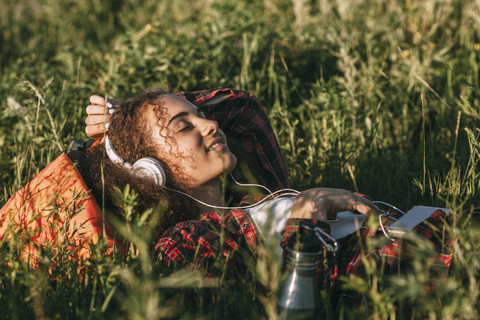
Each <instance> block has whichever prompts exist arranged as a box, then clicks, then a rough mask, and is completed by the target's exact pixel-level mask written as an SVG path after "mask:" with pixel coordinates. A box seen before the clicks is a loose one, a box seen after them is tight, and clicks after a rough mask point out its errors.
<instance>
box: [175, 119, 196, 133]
mask: <svg viewBox="0 0 480 320" xmlns="http://www.w3.org/2000/svg"><path fill="white" fill-rule="evenodd" d="M191 129H193V124H192V123H191V122H189V121H182V124H181V127H180V130H178V132H185V131H188V130H191Z"/></svg>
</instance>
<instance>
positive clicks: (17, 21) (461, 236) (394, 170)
mask: <svg viewBox="0 0 480 320" xmlns="http://www.w3.org/2000/svg"><path fill="white" fill-rule="evenodd" d="M479 66H480V2H479V1H478V0H399V1H387V0H371V1H366V0H262V1H252V0H236V1H225V0H176V1H166V0H157V1H153V0H145V1H133V0H116V1H115V0H104V1H99V0H84V1H73V0H63V1H58V0H19V1H8V0H0V206H2V205H3V204H4V203H5V202H6V201H7V200H8V198H9V197H10V196H11V195H12V194H13V193H14V192H15V191H16V190H18V189H19V188H21V187H22V186H23V185H24V184H25V183H26V182H28V181H29V180H30V179H31V178H33V177H34V176H35V175H36V174H37V173H38V172H39V171H40V170H41V169H43V168H44V167H45V166H46V165H47V164H48V163H49V162H51V161H52V160H53V159H54V158H55V157H56V156H57V155H58V154H59V153H60V152H61V151H62V150H64V149H66V148H67V147H68V145H69V143H70V140H71V139H73V138H76V139H82V140H86V139H87V137H86V135H85V133H84V119H85V117H86V112H85V107H86V106H87V105H88V97H89V96H90V95H91V94H100V95H106V96H108V97H114V98H117V99H122V98H125V97H128V96H130V95H132V94H134V93H136V92H138V91H141V90H143V89H147V88H166V89H168V90H171V91H175V92H176V91H193V90H200V89H207V88H216V87H230V88H235V89H241V90H247V91H250V92H252V93H254V94H255V95H256V96H258V97H259V99H260V101H261V102H262V103H263V105H264V107H265V109H266V111H267V113H268V114H269V116H270V118H271V121H272V125H273V127H274V129H275V131H276V133H277V136H278V139H279V142H280V146H281V148H282V152H283V155H284V158H285V161H286V164H287V167H288V168H289V174H290V178H291V181H292V184H293V186H294V187H295V188H297V189H305V188H309V187H314V186H325V187H338V188H345V189H349V190H353V191H358V192H362V193H365V194H368V195H369V196H371V197H372V198H374V199H377V200H382V201H386V202H389V203H392V204H394V205H396V206H397V207H399V208H402V209H404V210H408V209H409V208H411V207H412V206H413V205H417V204H423V205H431V206H439V207H445V208H450V209H452V210H453V212H454V215H455V217H457V216H458V214H459V213H460V212H462V210H466V209H469V208H472V207H473V206H480V194H479V192H480V167H479V158H480V129H479V128H480V90H479ZM127 198H128V197H127ZM127 200H128V199H126V200H125V206H127V207H128V206H131V205H132V202H129V201H127ZM477 227H478V226H477ZM146 229H148V226H143V225H140V223H138V224H137V225H135V228H134V231H133V232H134V233H137V234H139V235H140V234H146V233H148V232H146V231H148V230H146ZM475 229H476V228H475V225H474V224H473V223H471V222H469V221H467V223H464V224H461V225H456V226H454V227H452V228H450V229H448V230H447V232H448V233H449V234H451V235H454V236H455V237H456V238H457V239H458V240H457V242H456V243H455V245H454V247H453V249H452V250H453V253H454V262H453V265H452V267H451V269H450V272H449V275H448V278H447V279H446V280H445V281H444V282H442V283H441V284H439V286H438V288H437V289H436V290H434V291H428V290H426V289H425V288H424V286H423V285H422V284H425V283H426V281H427V279H426V274H427V273H428V270H427V268H426V267H425V261H424V260H425V256H428V253H429V252H431V250H432V248H431V246H429V244H428V243H422V241H421V240H418V242H419V245H418V248H417V249H416V250H413V249H412V250H413V253H412V255H413V256H414V263H412V268H413V270H414V271H413V272H412V273H411V274H409V275H408V276H400V275H398V276H397V277H388V278H387V277H384V276H383V275H382V273H381V268H380V267H378V266H377V267H376V266H372V268H371V269H370V270H369V274H370V277H369V279H354V278H351V279H343V281H344V285H345V286H346V287H349V288H352V289H353V290H356V291H358V292H362V293H365V294H366V295H367V297H368V298H369V301H370V310H369V317H370V318H372V319H397V318H398V319H404V318H428V319H453V318H455V319H475V318H478V317H480V303H479V298H480V286H479V283H478V281H479V280H480V277H479V272H480V254H479V252H480V232H477V231H476V230H475ZM152 245H153V241H152V240H151V239H148V237H146V238H145V237H144V238H143V239H142V240H141V241H140V240H138V239H137V242H136V246H137V249H136V250H135V251H132V252H131V253H130V254H129V255H128V256H127V257H120V256H118V255H113V256H110V257H105V256H103V255H102V250H103V248H102V245H101V244H100V245H98V246H97V247H96V248H95V250H94V251H95V252H96V254H95V255H94V257H93V258H92V260H91V261H89V262H87V263H85V265H84V266H83V268H82V269H79V268H78V266H76V265H75V264H73V263H67V264H65V265H64V266H62V267H61V268H59V269H58V270H56V271H54V272H53V274H49V273H48V271H47V269H46V268H39V269H38V270H35V271H33V270H31V268H30V267H29V266H28V264H26V263H23V262H21V261H18V260H17V259H15V244H12V243H11V242H7V241H2V242H0V247H1V250H0V310H1V312H0V318H5V319H28V318H38V319H67V318H80V319H84V318H85V319H113V318H115V319H123V318H125V319H160V318H184V319H190V318H206V319H210V318H214V319H218V318H220V319H221V318H227V317H228V318H231V319H237V318H238V319H244V318H252V319H257V318H258V319H263V318H270V319H275V318H276V308H275V306H276V299H277V296H276V292H277V290H278V286H279V283H280V282H281V279H282V278H281V273H280V267H279V266H278V264H277V263H275V262H274V261H273V258H272V256H271V255H269V254H268V252H269V250H270V248H269V246H268V244H266V245H265V248H264V249H265V251H266V254H265V255H264V256H265V257H264V258H262V259H260V260H259V261H258V265H257V266H254V267H255V272H254V273H255V276H256V278H257V280H259V281H260V282H262V283H263V285H264V286H265V287H266V288H268V289H269V290H267V291H266V292H257V291H256V290H255V289H254V288H251V287H250V286H249V285H248V284H244V285H239V284H238V283H231V282H229V281H226V280H225V281H224V280H222V279H212V281H205V280H203V279H202V278H199V277H195V276H194V275H192V274H188V273H185V274H179V275H177V276H175V277H170V276H169V275H168V274H165V272H164V271H163V270H161V268H160V269H158V267H156V266H155V264H154V263H153V260H154V258H153V257H151V255H150V249H151V246H152ZM372 245H374V244H372ZM45 255H46V257H47V260H48V252H46V253H45ZM80 270H81V271H80ZM324 300H325V303H324V304H325V305H324V310H325V314H324V315H323V316H324V317H325V318H326V319H342V318H343V319H349V318H352V317H353V316H360V317H363V316H364V315H365V313H364V311H365V310H362V309H361V308H360V309H358V308H353V307H352V306H349V305H344V304H341V303H340V304H338V305H335V308H333V303H332V302H331V301H329V300H328V299H327V298H325V299H324Z"/></svg>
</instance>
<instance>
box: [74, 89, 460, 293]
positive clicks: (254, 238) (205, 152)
mask: <svg viewBox="0 0 480 320" xmlns="http://www.w3.org/2000/svg"><path fill="white" fill-rule="evenodd" d="M90 101H91V105H90V106H88V107H87V113H88V117H87V119H86V123H87V125H88V126H87V129H86V132H87V134H88V135H89V136H90V137H94V138H102V136H103V133H104V126H105V119H106V118H105V114H109V115H108V117H107V121H109V122H110V121H111V123H110V125H109V126H108V130H107V133H108V139H107V140H105V141H104V143H103V144H99V145H98V146H96V147H94V148H92V151H91V152H90V153H88V155H87V157H88V161H87V166H83V168H81V169H82V171H83V172H82V173H83V176H84V177H85V178H86V180H87V181H86V182H87V184H88V185H89V186H90V187H91V188H92V190H93V192H94V194H95V196H96V197H97V199H99V200H100V199H101V195H102V192H103V190H102V186H103V185H104V186H105V198H106V205H107V207H109V208H110V209H111V210H112V211H115V210H120V209H119V208H116V205H115V202H114V201H113V197H112V195H113V193H114V192H113V188H114V187H118V188H120V189H123V187H124V186H125V185H126V184H130V185H131V186H132V187H133V188H134V189H135V190H136V191H137V192H138V193H139V194H140V197H139V199H140V200H141V203H140V205H139V208H138V209H139V211H140V212H141V211H142V210H145V209H147V208H151V207H156V206H158V204H159V203H160V202H162V201H163V200H165V199H168V208H167V210H166V211H165V213H164V214H163V215H162V216H161V219H160V221H159V223H158V227H157V228H156V230H157V235H156V246H155V249H156V253H157V254H158V257H159V260H160V262H161V263H163V264H164V265H166V266H168V267H171V268H172V269H179V268H184V267H190V268H193V269H196V270H201V271H202V272H204V273H205V274H206V275H207V276H222V275H225V274H226V275H227V276H231V277H242V275H244V274H245V272H246V271H247V270H248V269H249V268H251V267H252V266H253V265H254V263H255V261H256V258H257V254H258V248H259V245H260V243H261V242H262V236H263V237H267V236H271V233H269V232H268V231H267V232H265V229H263V230H260V229H261V228H260V227H259V225H263V228H264V227H265V222H262V221H258V220H256V218H255V215H256V214H257V213H255V210H256V207H255V206H254V207H252V208H248V210H245V209H244V208H232V207H228V206H227V204H228V203H227V201H226V200H228V199H227V198H225V192H224V188H223V185H224V184H223V182H224V180H227V184H230V183H231V182H230V180H231V179H230V178H228V177H227V178H226V175H227V174H229V173H231V172H233V176H237V173H238V175H240V173H242V170H247V169H243V168H241V169H242V170H240V171H238V169H237V170H234V169H235V167H236V165H237V156H239V158H240V160H242V161H248V162H249V164H250V168H251V169H252V171H254V174H255V177H256V178H257V181H258V182H259V183H260V184H263V185H264V186H268V187H270V188H275V189H281V188H287V187H289V186H290V184H289V181H288V177H287V173H286V169H285V165H284V163H283V159H282V157H281V154H280V150H279V148H278V144H277V141H276V138H275V134H274V133H273V130H272V128H271V126H270V124H269V122H268V117H267V116H266V114H265V112H264V110H263V107H262V106H261V104H260V103H259V102H258V100H257V99H256V98H255V97H254V96H252V95H251V94H249V93H246V92H241V91H233V90H228V89H225V90H207V91H199V92H193V93H179V94H175V95H173V94H166V93H164V92H158V91H152V92H147V93H145V94H142V95H139V96H137V97H135V98H133V99H130V100H127V101H125V102H123V103H121V104H120V105H118V106H116V107H115V111H114V112H113V114H110V113H109V112H106V109H105V103H106V101H105V100H104V99H103V98H102V97H99V96H92V97H91V98H90ZM217 121H218V122H217ZM224 132H225V133H224ZM226 135H227V136H228V137H229V138H230V137H231V139H232V140H233V141H235V143H236V151H237V152H239V153H238V154H237V155H234V154H233V153H232V152H231V150H230V148H229V145H228V143H227V138H226ZM105 146H107V149H108V150H105ZM112 150H114V151H115V153H116V155H115V154H114V155H112ZM105 151H107V154H108V157H105V156H104V154H105ZM144 157H150V158H153V159H155V160H157V161H158V162H159V163H160V164H161V166H162V167H163V169H164V171H165V177H164V180H165V183H164V186H162V185H160V184H159V183H158V181H157V182H155V179H154V178H152V176H151V175H149V174H145V173H142V172H141V170H137V169H134V168H133V167H132V166H131V164H134V163H135V162H136V161H138V160H139V159H140V158H144ZM112 160H113V161H112ZM127 163H128V164H127ZM102 164H104V170H103V173H102V170H101V165H102ZM134 167H135V166H134ZM102 174H104V179H105V182H104V183H102ZM225 178H226V179H225ZM157 180H158V179H157ZM178 191H181V192H182V193H183V194H181V193H179V192H178ZM184 194H185V195H184ZM281 194H282V192H280V193H278V194H277V195H281ZM285 194H286V195H288V197H289V198H290V199H291V200H290V201H289V202H288V203H286V204H285V205H284V206H283V209H278V210H277V208H276V207H273V209H272V207H269V209H268V210H269V211H272V212H271V213H272V214H273V220H272V221H271V222H272V224H273V225H274V227H273V229H274V230H278V224H279V223H281V224H282V225H281V229H284V230H283V232H282V233H281V234H280V231H278V232H276V234H274V235H273V236H279V238H280V236H281V240H280V242H281V245H282V246H285V245H286V244H287V243H288V241H289V239H290V238H291V237H292V235H294V234H295V233H296V232H297V231H298V230H299V229H300V228H299V226H300V223H301V222H302V223H305V224H307V225H309V226H312V227H313V226H315V227H320V228H321V229H322V230H323V231H324V232H326V233H327V234H328V233H329V232H330V226H329V224H328V223H327V222H328V221H330V220H333V219H335V218H336V216H337V213H338V212H341V211H353V212H355V213H357V214H359V215H366V216H371V215H375V216H378V214H379V213H380V210H379V209H378V208H377V207H376V206H375V205H374V204H372V202H371V201H370V200H368V199H367V198H366V197H363V196H360V195H356V194H354V193H351V192H349V191H346V190H340V189H327V188H314V189H309V190H305V191H302V192H295V191H292V190H291V189H288V190H286V191H285ZM187 195H188V196H187ZM189 196H190V197H189ZM191 197H192V198H195V199H197V200H199V201H200V202H199V201H197V200H192V198H191ZM245 199H247V200H251V199H252V198H251V197H250V198H248V197H246V198H245ZM245 199H244V201H243V203H242V204H243V205H244V204H246V202H247V201H245ZM273 201H278V199H277V200H273ZM250 203H251V201H250ZM257 207H258V206H257ZM266 210H267V209H266ZM277 211H278V212H277ZM444 221H445V215H444V213H443V212H442V211H440V210H438V211H436V212H435V213H434V214H433V215H432V216H430V217H429V218H428V219H427V220H426V221H424V222H423V223H421V224H420V225H418V226H417V227H415V229H416V230H417V233H418V234H420V235H421V236H423V237H425V238H428V239H430V240H431V241H432V244H433V245H434V246H435V248H436V250H437V252H438V254H437V255H436V256H435V257H433V258H434V260H435V263H437V264H438V265H440V268H443V269H444V270H446V269H447V268H448V266H449V265H450V260H451V257H452V254H451V253H450V251H449V250H447V249H446V248H447V247H449V246H450V245H451V242H450V241H449V239H448V237H443V238H442V237H436V236H435V235H436V234H437V233H438V232H442V230H443V222H444ZM276 228H277V229H276ZM270 230H272V228H270ZM379 234H380V236H382V237H383V233H381V232H377V230H370V229H369V228H368V227H366V226H363V227H361V228H360V229H359V231H358V232H356V233H352V234H351V235H349V236H346V237H342V238H341V239H339V240H338V245H339V248H340V249H339V251H338V252H337V254H336V255H329V254H323V255H322V256H321V258H320V259H321V260H322V261H321V263H320V264H319V268H321V269H322V270H321V272H322V274H324V275H326V276H325V277H327V278H328V282H325V283H328V285H329V286H331V289H332V290H333V291H337V290H339V283H338V281H336V280H337V279H338V276H339V275H347V276H348V275H358V276H361V277H362V276H365V274H364V272H365V270H364V262H365V260H363V259H362V258H364V257H367V256H368V257H369V258H372V259H375V260H378V261H381V263H382V264H384V268H385V272H387V273H393V272H397V271H398V268H403V266H404V265H408V258H407V255H404V254H401V253H402V251H403V243H402V242H401V241H400V240H393V241H390V240H388V242H387V241H385V242H384V244H383V245H380V246H379V247H377V248H376V249H374V250H372V251H371V252H365V250H363V249H362V247H363V242H364V240H365V239H366V238H367V237H376V236H377V235H379ZM261 235H262V236H261ZM327 240H328V239H327ZM279 245H280V244H279ZM379 265H380V264H379ZM225 266H226V268H225ZM322 281H325V279H323V280H322Z"/></svg>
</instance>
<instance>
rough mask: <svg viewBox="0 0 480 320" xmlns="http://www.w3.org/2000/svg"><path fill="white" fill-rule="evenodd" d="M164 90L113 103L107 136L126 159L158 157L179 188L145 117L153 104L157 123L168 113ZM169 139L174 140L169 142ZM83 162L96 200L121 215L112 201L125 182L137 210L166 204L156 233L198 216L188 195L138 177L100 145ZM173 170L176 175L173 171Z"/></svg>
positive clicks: (169, 181) (180, 186) (171, 184)
mask: <svg viewBox="0 0 480 320" xmlns="http://www.w3.org/2000/svg"><path fill="white" fill-rule="evenodd" d="M166 94H168V93H167V92H165V91H161V90H155V91H148V92H145V93H142V94H139V95H137V96H135V97H133V98H130V99H128V100H126V101H125V102H123V103H122V104H121V105H120V106H118V107H116V109H115V113H114V115H113V120H112V123H111V125H110V127H109V135H108V137H109V139H110V141H111V142H112V145H113V146H114V148H115V151H116V152H117V154H118V155H119V156H120V157H121V158H122V159H123V160H124V161H126V162H129V163H131V164H133V163H135V161H137V160H138V159H140V158H143V157H151V158H155V159H157V160H158V161H159V162H160V163H161V164H162V166H163V168H164V169H165V172H166V175H167V181H166V186H168V187H170V188H172V189H176V190H182V191H184V192H185V191H188V190H186V188H185V186H184V184H183V183H182V182H181V181H183V178H182V177H181V176H178V174H177V172H180V170H178V168H172V167H171V166H169V165H167V163H165V161H163V160H162V159H160V158H159V155H157V154H156V152H155V150H157V149H156V148H155V144H154V142H153V139H152V128H149V126H148V121H146V118H145V117H146V111H147V110H148V108H153V111H154V114H155V116H156V117H157V119H158V121H157V123H163V122H164V121H165V119H166V116H167V108H166V107H165V106H164V102H163V97H164V96H165V95H166ZM171 143H174V141H173V142H171ZM85 164H86V165H84V166H82V167H83V168H82V171H83V172H82V176H83V177H85V182H86V183H87V185H88V186H89V187H90V188H91V189H92V193H93V195H94V196H95V198H96V199H97V201H98V202H99V203H102V201H103V200H104V204H105V206H106V208H107V209H109V210H110V211H112V212H114V213H116V214H117V215H118V216H119V217H120V218H121V217H122V215H121V211H122V208H120V207H119V204H118V203H116V201H115V197H114V194H115V191H114V188H115V187H117V188H119V189H120V190H124V188H125V186H126V185H127V184H128V185H130V187H131V188H132V189H134V190H135V191H136V192H137V193H138V194H139V197H138V198H137V207H136V209H137V212H139V213H141V212H143V211H145V210H146V209H149V208H155V207H159V206H162V207H167V209H166V211H164V212H163V213H162V214H161V216H160V218H159V220H158V225H157V226H156V227H155V229H156V236H157V237H158V236H159V235H160V234H161V233H163V231H165V230H166V229H167V228H168V227H170V226H172V225H175V224H176V223H178V222H180V221H185V220H189V219H193V218H198V216H199V209H198V208H197V206H196V205H195V204H194V203H192V201H191V200H190V199H188V198H187V197H185V196H182V195H180V194H178V193H175V192H172V191H170V190H168V189H165V188H162V187H159V186H156V185H155V183H153V181H151V180H149V179H145V178H141V177H139V176H137V175H135V174H133V172H132V171H131V170H129V169H128V168H126V167H125V166H122V165H119V164H116V163H114V162H112V161H111V160H110V159H109V158H108V157H107V156H106V153H105V149H104V146H103V145H98V146H96V147H93V148H91V149H90V150H89V152H87V154H86V163H85ZM173 172H175V176H174V175H173Z"/></svg>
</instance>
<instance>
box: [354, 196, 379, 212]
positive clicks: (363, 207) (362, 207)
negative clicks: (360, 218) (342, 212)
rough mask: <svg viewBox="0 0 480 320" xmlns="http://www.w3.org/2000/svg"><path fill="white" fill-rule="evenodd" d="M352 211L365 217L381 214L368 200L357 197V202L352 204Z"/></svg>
mask: <svg viewBox="0 0 480 320" xmlns="http://www.w3.org/2000/svg"><path fill="white" fill-rule="evenodd" d="M354 210H355V211H357V212H359V213H361V214H365V215H369V214H371V213H376V214H381V213H382V212H381V211H380V209H378V207H377V206H376V205H374V204H373V203H372V202H371V201H370V200H368V199H366V198H363V197H359V199H358V201H356V203H355V204H354Z"/></svg>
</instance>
